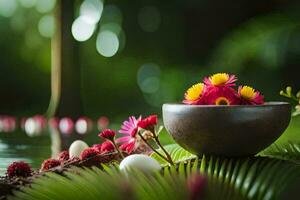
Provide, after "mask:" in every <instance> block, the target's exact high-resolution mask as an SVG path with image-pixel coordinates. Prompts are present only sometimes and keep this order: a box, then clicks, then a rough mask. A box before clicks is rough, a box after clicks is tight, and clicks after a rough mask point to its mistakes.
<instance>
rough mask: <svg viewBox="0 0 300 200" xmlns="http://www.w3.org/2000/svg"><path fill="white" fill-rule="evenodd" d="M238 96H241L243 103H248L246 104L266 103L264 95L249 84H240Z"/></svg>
mask: <svg viewBox="0 0 300 200" xmlns="http://www.w3.org/2000/svg"><path fill="white" fill-rule="evenodd" d="M238 97H239V98H240V101H241V104H246V105H261V104H264V96H263V95H261V94H260V93H259V92H258V91H255V90H254V89H253V88H252V87H249V86H239V88H238Z"/></svg>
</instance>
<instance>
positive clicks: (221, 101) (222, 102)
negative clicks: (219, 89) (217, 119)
mask: <svg viewBox="0 0 300 200" xmlns="http://www.w3.org/2000/svg"><path fill="white" fill-rule="evenodd" d="M216 105H218V106H220V105H225V106H227V105H230V101H229V100H228V99H227V98H225V97H219V98H217V99H216Z"/></svg>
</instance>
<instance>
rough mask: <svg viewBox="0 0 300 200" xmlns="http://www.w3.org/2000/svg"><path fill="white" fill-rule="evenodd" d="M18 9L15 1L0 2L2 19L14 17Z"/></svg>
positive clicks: (0, 0)
mask: <svg viewBox="0 0 300 200" xmlns="http://www.w3.org/2000/svg"><path fill="white" fill-rule="evenodd" d="M17 7H18V4H17V1H16V0H0V15H2V16H3V17H11V16H13V15H14V13H15V12H16V10H17Z"/></svg>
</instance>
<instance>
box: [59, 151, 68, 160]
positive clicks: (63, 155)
mask: <svg viewBox="0 0 300 200" xmlns="http://www.w3.org/2000/svg"><path fill="white" fill-rule="evenodd" d="M69 159H70V155H69V152H68V151H62V152H60V153H59V154H58V160H60V161H67V160H69Z"/></svg>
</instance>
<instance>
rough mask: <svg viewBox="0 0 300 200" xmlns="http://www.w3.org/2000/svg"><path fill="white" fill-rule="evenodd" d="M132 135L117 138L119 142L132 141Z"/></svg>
mask: <svg viewBox="0 0 300 200" xmlns="http://www.w3.org/2000/svg"><path fill="white" fill-rule="evenodd" d="M130 139H131V137H130V136H124V137H120V138H117V139H116V142H117V143H123V142H128V141H130Z"/></svg>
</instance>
